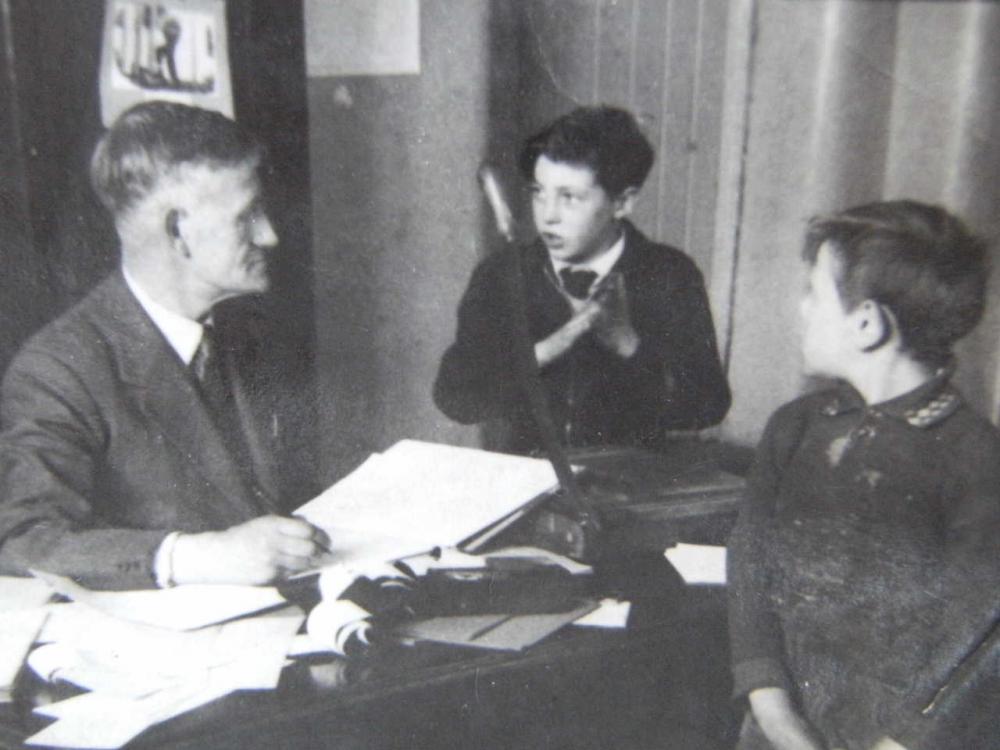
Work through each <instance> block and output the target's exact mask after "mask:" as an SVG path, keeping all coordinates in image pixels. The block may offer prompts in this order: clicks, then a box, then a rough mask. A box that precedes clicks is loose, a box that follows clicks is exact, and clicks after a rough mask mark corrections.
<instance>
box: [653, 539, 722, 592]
mask: <svg viewBox="0 0 1000 750" xmlns="http://www.w3.org/2000/svg"><path fill="white" fill-rule="evenodd" d="M663 554H664V556H665V557H666V558H667V560H668V561H669V562H670V564H671V565H673V566H674V568H676V569H677V572H678V573H680V574H681V577H682V578H683V579H684V582H685V583H689V584H724V583H725V582H726V548H725V547H716V546H711V545H707V544H683V543H682V544H678V545H677V546H676V547H669V548H667V551H666V552H664V553H663Z"/></svg>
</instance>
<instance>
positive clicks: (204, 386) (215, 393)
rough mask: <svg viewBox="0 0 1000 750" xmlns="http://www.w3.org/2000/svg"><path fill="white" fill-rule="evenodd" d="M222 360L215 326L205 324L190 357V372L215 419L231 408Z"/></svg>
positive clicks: (230, 396)
mask: <svg viewBox="0 0 1000 750" xmlns="http://www.w3.org/2000/svg"><path fill="white" fill-rule="evenodd" d="M222 360H223V352H222V349H221V348H220V347H219V342H218V340H217V337H216V333H215V328H214V326H212V325H211V324H205V325H204V326H202V333H201V343H199V344H198V348H197V349H196V350H195V353H194V357H193V358H192V359H191V372H192V373H194V376H195V379H196V380H197V381H198V388H199V390H200V391H201V394H202V396H204V398H205V403H206V404H207V405H208V407H209V409H210V410H211V412H212V415H213V416H214V417H216V420H217V421H219V420H221V419H224V415H225V414H226V412H228V411H231V410H232V408H233V403H232V401H233V397H232V389H231V388H230V387H229V382H228V381H229V379H228V378H227V377H226V372H225V368H224V366H223V361H222ZM220 426H222V425H221V422H220Z"/></svg>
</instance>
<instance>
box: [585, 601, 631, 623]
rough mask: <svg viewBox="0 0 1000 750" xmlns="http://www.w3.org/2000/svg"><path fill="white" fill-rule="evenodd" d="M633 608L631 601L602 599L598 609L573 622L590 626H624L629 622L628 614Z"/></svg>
mask: <svg viewBox="0 0 1000 750" xmlns="http://www.w3.org/2000/svg"><path fill="white" fill-rule="evenodd" d="M631 609H632V603H631V602H626V601H622V600H620V599H601V601H600V602H598V604H597V609H595V610H594V611H593V612H590V613H588V614H586V615H584V616H583V617H581V618H580V619H579V620H576V621H575V622H574V623H573V624H574V625H583V626H584V627H588V628H624V627H625V626H626V625H627V624H628V614H629V612H630V611H631Z"/></svg>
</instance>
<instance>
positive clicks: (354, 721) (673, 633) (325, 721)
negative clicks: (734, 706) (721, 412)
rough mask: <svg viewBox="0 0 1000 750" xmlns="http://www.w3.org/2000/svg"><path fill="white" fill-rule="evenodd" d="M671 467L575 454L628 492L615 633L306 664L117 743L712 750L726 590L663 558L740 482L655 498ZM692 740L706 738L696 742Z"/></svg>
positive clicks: (726, 730)
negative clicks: (676, 570) (668, 546)
mask: <svg viewBox="0 0 1000 750" xmlns="http://www.w3.org/2000/svg"><path fill="white" fill-rule="evenodd" d="M697 455H700V456H704V455H705V453H704V452H698V453H697ZM677 459H678V456H676V455H675V456H672V457H667V458H666V459H663V460H660V461H659V462H658V459H657V458H656V457H655V456H652V457H651V456H649V455H647V454H641V455H631V456H627V455H626V454H625V453H621V452H619V453H612V452H604V453H602V454H600V455H596V456H592V457H590V458H586V457H584V459H582V460H583V461H585V462H587V464H588V465H590V466H593V467H595V470H599V471H603V472H605V475H606V477H608V478H610V477H612V476H617V477H622V476H625V474H627V475H628V476H626V477H625V478H626V479H628V480H629V481H631V482H632V488H631V490H630V491H631V493H632V494H631V496H630V497H628V498H624V497H622V498H618V499H617V500H614V498H613V500H614V502H616V503H618V510H619V511H621V512H622V513H624V517H625V518H628V519H631V522H630V523H629V524H627V528H628V529H629V535H630V536H629V535H626V536H625V537H623V538H622V540H620V541H619V543H621V544H630V543H631V542H630V541H629V540H630V539H631V540H632V542H634V546H633V547H630V549H629V550H627V552H628V554H625V555H623V556H622V557H621V558H620V561H619V562H620V564H618V565H617V566H613V567H615V570H613V571H612V572H610V573H605V574H604V575H606V576H608V586H609V588H610V589H614V590H617V591H621V592H622V593H625V594H626V595H627V596H628V598H630V599H631V600H632V601H633V611H632V615H631V617H630V622H629V627H628V628H627V629H626V630H595V629H589V628H581V627H577V626H571V627H568V628H565V629H564V630H563V631H560V632H559V633H556V634H555V635H553V636H551V637H550V638H548V639H546V640H545V641H543V642H541V643H539V644H537V645H536V646H535V647H533V648H530V649H528V650H526V651H525V652H523V653H508V652H487V651H480V650H473V649H460V648H453V647H446V646H439V645H433V644H419V645H416V646H394V647H385V648H384V649H381V650H379V651H377V652H376V653H374V654H372V655H371V656H370V657H366V658H362V659H358V660H354V661H349V660H340V659H325V660H317V661H311V662H310V661H303V662H300V663H297V664H295V665H294V666H292V667H289V668H287V669H286V670H285V672H284V674H283V676H282V681H281V684H280V685H279V687H278V689H277V690H275V691H269V692H259V693H254V692H239V693H234V694H232V695H229V696H227V697H225V698H223V699H221V700H218V701H216V702H214V703H212V704H209V705H207V706H204V707H202V708H200V709H197V710H195V711H192V712H190V713H189V714H185V715H183V716H179V717H177V718H175V719H173V720H171V721H168V722H166V723H164V724H162V725H159V726H156V727H153V728H151V729H149V730H148V731H147V732H145V733H144V734H143V735H141V736H140V737H139V738H137V739H136V740H135V741H134V742H133V743H132V744H131V745H130V746H129V747H134V748H173V749H176V750H180V749H181V748H192V749H193V748H234V749H235V748H239V750H253V749H254V748H297V749H299V748H301V749H303V750H306V749H309V748H338V749H339V748H348V749H354V748H357V749H358V750H361V749H364V750H379V749H381V748H416V749H420V748H459V747H461V748H466V747H468V748H513V747H517V748H546V750H557V749H559V748H574V749H576V748H606V747H621V748H643V747H658V748H661V749H665V750H669V749H670V748H671V747H674V748H677V750H699V748H700V747H718V746H723V744H722V743H724V742H725V740H726V739H727V738H728V737H729V736H730V735H731V730H732V727H733V716H732V714H731V711H730V705H729V701H728V692H729V684H730V683H729V676H728V656H727V655H728V650H727V642H726V633H725V597H724V591H723V590H722V589H719V588H685V587H683V585H681V584H680V583H679V581H678V579H677V578H676V576H675V574H673V572H672V569H670V568H669V565H668V564H667V563H666V562H665V561H664V560H663V558H662V550H663V547H664V546H665V544H664V541H665V540H671V541H677V540H684V541H706V539H705V537H706V536H707V537H712V536H713V535H718V534H720V533H721V534H722V535H723V536H724V535H725V533H727V532H728V527H729V525H730V524H731V521H732V514H733V511H734V510H735V508H736V506H737V505H738V503H739V499H740V496H741V495H740V486H739V483H738V481H737V482H736V483H733V482H732V481H730V480H729V479H725V481H724V482H720V483H719V484H718V486H717V487H715V488H712V487H709V486H706V487H704V488H703V489H702V490H699V491H698V492H687V491H685V490H684V488H683V487H682V486H681V484H679V483H675V484H674V486H672V487H666V488H665V486H664V484H663V475H662V473H660V474H658V473H657V472H662V471H667V473H669V467H667V466H666V463H665V462H669V461H673V460H677ZM681 459H682V460H681V461H680V463H682V464H684V465H686V466H692V465H693V464H692V463H691V459H690V457H683V456H682V457H681ZM629 461H632V464H631V465H632V468H631V469H629V470H627V471H626V468H625V467H627V465H628V464H629ZM636 462H638V463H636ZM637 466H638V467H639V468H636V467H637ZM665 467H666V468H665ZM623 472H624V474H623ZM657 477H658V478H657ZM651 478H652V479H651ZM647 480H649V481H647ZM668 484H669V483H668ZM667 489H670V490H671V491H669V492H668V491H667ZM699 503H701V504H700V505H699ZM699 508H700V509H701V512H698V509H699ZM630 568H634V569H635V570H640V571H642V572H641V575H635V576H634V575H632V574H631V572H630ZM27 692H31V690H30V689H29V690H27ZM43 725H44V721H42V720H39V719H37V718H36V717H34V716H33V715H31V714H30V712H29V711H28V706H26V705H24V703H23V702H22V704H20V705H15V706H4V707H0V741H3V742H6V743H7V746H9V747H17V748H20V747H24V746H23V745H21V740H22V739H23V738H24V737H26V736H28V735H29V734H31V733H32V732H34V731H37V729H39V728H41V726H43ZM699 737H703V738H709V739H712V740H714V743H713V744H709V745H704V746H703V745H700V744H698V743H700V742H701V739H699ZM671 743H673V744H671ZM715 743H718V744H715Z"/></svg>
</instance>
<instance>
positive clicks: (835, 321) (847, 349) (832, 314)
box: [801, 243, 855, 377]
mask: <svg viewBox="0 0 1000 750" xmlns="http://www.w3.org/2000/svg"><path fill="white" fill-rule="evenodd" d="M837 272H838V261H837V257H836V255H835V254H834V252H833V251H832V250H831V248H830V245H829V243H824V244H823V245H822V246H821V247H820V248H819V252H817V253H816V261H815V262H814V263H813V265H812V268H811V269H810V271H809V283H808V286H807V288H806V292H805V294H804V295H803V297H802V304H801V313H802V323H803V326H802V357H803V363H804V369H805V372H806V373H807V374H809V375H825V376H829V377H839V376H841V375H842V373H843V366H844V364H845V362H847V361H849V360H850V359H851V358H852V357H853V356H854V354H855V353H854V352H852V350H851V346H850V342H851V337H850V335H849V332H850V326H851V321H850V317H849V316H850V313H849V312H848V311H847V310H846V309H845V308H844V302H843V300H842V299H841V297H840V291H839V290H838V289H837Z"/></svg>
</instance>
